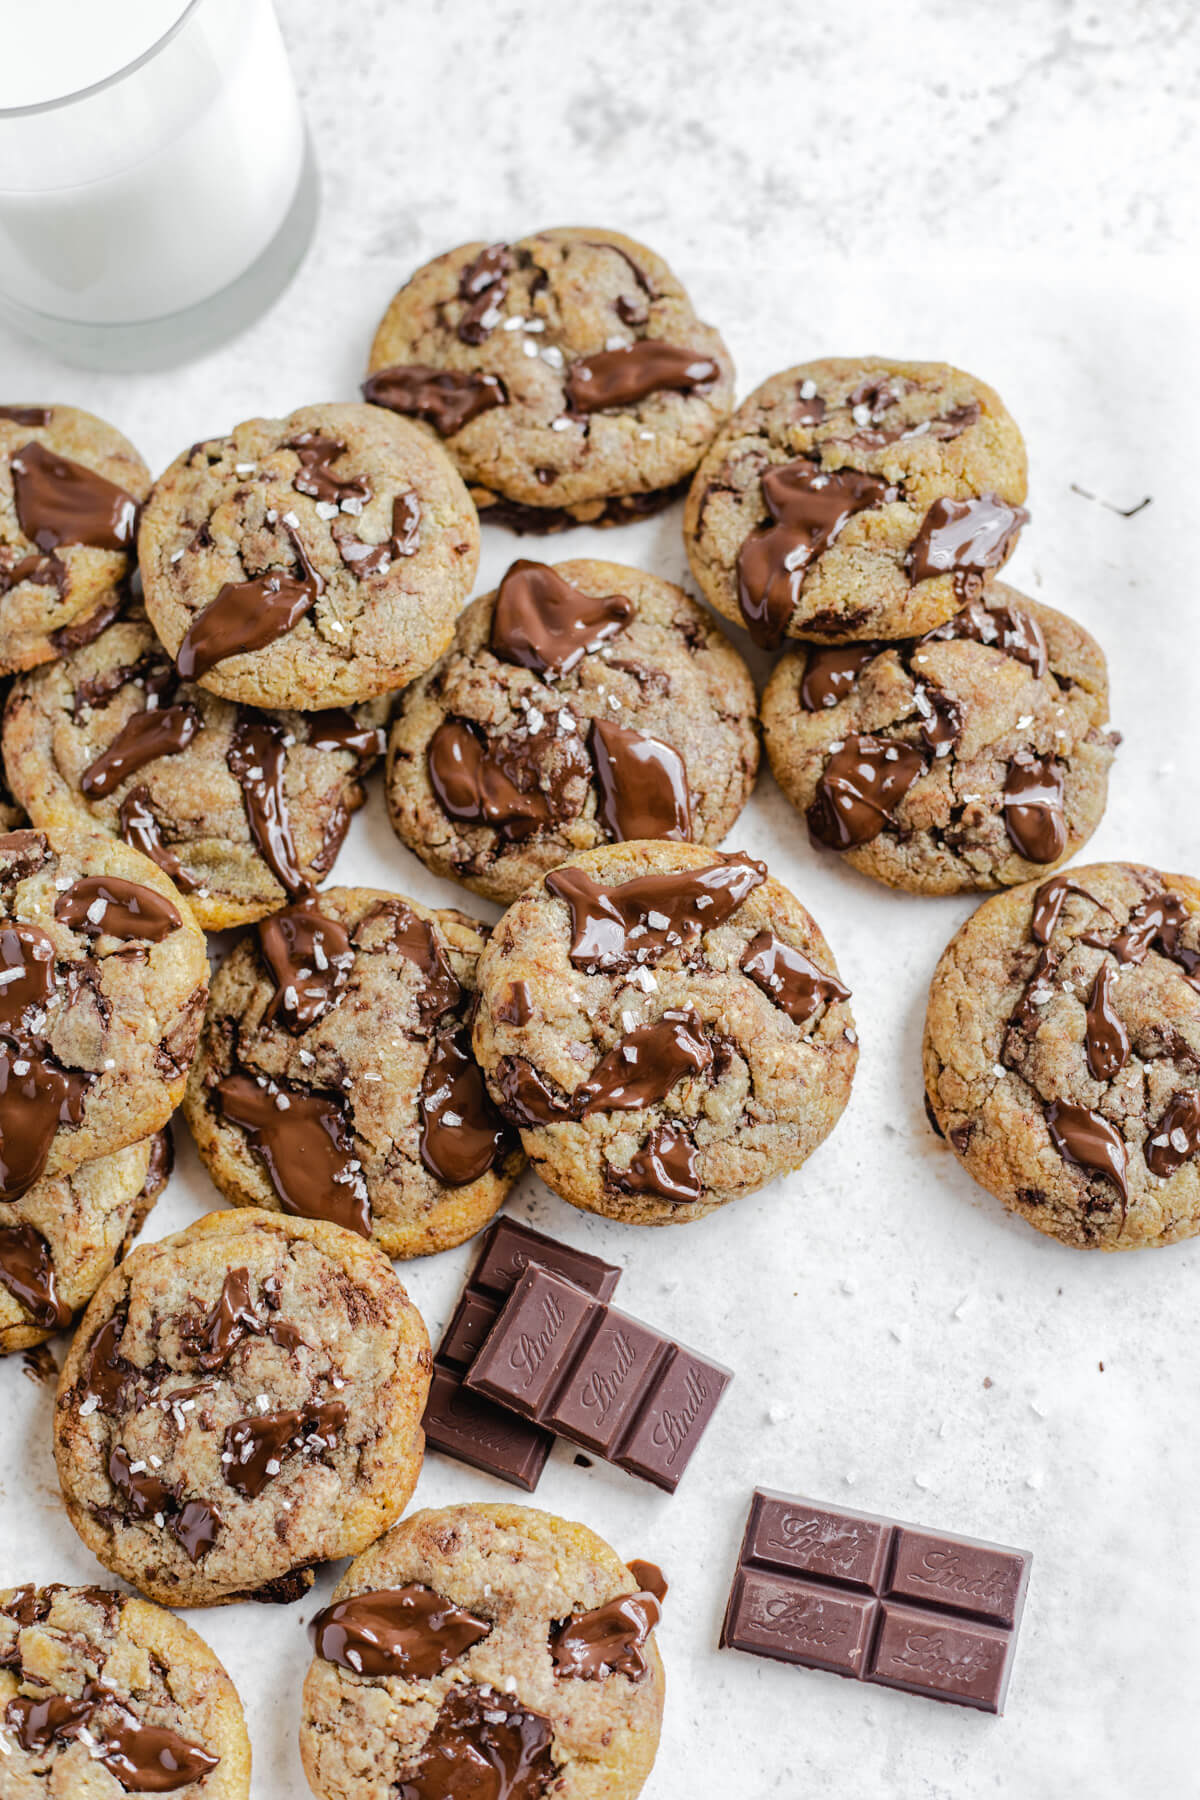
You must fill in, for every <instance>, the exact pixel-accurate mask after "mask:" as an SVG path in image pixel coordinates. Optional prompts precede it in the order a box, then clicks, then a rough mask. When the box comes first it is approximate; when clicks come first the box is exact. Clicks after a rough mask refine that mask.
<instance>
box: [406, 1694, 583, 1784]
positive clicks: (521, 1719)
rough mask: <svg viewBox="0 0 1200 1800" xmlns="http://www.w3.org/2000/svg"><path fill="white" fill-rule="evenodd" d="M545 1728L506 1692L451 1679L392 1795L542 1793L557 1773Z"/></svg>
mask: <svg viewBox="0 0 1200 1800" xmlns="http://www.w3.org/2000/svg"><path fill="white" fill-rule="evenodd" d="M553 1735H554V1731H553V1727H552V1726H551V1723H550V1721H549V1719H547V1718H545V1717H544V1716H543V1714H541V1713H535V1712H530V1711H528V1710H527V1709H526V1708H525V1707H524V1706H522V1705H521V1703H520V1701H518V1700H516V1699H514V1698H513V1697H512V1695H510V1694H501V1693H498V1692H497V1691H496V1690H495V1689H492V1688H478V1687H467V1686H463V1687H452V1688H451V1689H450V1690H449V1692H448V1693H447V1694H446V1696H445V1698H444V1699H443V1701H442V1704H441V1708H440V1710H439V1712H438V1715H437V1718H436V1719H435V1720H434V1724H433V1729H432V1731H431V1732H430V1734H429V1736H428V1737H427V1738H426V1740H425V1743H424V1746H423V1747H422V1749H421V1750H420V1752H419V1753H418V1755H417V1756H416V1757H415V1758H414V1760H413V1763H412V1764H411V1766H410V1768H409V1771H408V1773H407V1774H404V1775H401V1776H400V1777H399V1781H398V1782H397V1783H396V1784H394V1790H393V1791H394V1793H395V1796H396V1800H542V1796H543V1795H544V1794H546V1793H547V1792H548V1790H549V1787H550V1783H551V1782H552V1781H553V1780H554V1779H555V1776H556V1775H557V1773H558V1769H557V1765H556V1764H555V1761H554V1757H553V1755H552V1754H551V1740H552V1738H553Z"/></svg>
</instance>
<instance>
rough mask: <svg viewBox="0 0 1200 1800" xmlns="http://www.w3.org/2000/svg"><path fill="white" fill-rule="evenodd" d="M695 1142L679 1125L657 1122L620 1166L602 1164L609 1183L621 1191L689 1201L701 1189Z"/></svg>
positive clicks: (678, 1202)
mask: <svg viewBox="0 0 1200 1800" xmlns="http://www.w3.org/2000/svg"><path fill="white" fill-rule="evenodd" d="M696 1155H697V1151H696V1146H695V1144H694V1142H693V1141H692V1138H691V1137H690V1136H689V1134H688V1133H687V1131H685V1130H684V1128H683V1127H682V1126H681V1125H672V1124H670V1123H667V1124H664V1125H657V1126H656V1127H655V1128H654V1130H653V1131H652V1132H651V1133H650V1135H649V1137H648V1138H647V1139H646V1141H645V1143H644V1144H642V1145H641V1147H640V1148H639V1149H637V1150H635V1151H634V1153H633V1155H632V1156H631V1157H630V1159H629V1163H628V1165H627V1167H625V1168H624V1169H614V1168H613V1167H612V1166H611V1165H608V1166H607V1167H606V1170H605V1173H606V1174H607V1176H608V1179H609V1181H610V1182H611V1183H612V1185H613V1186H614V1187H615V1188H617V1189H618V1190H619V1191H620V1192H621V1193H623V1194H650V1195H653V1197H654V1198H655V1199H656V1200H669V1201H674V1202H675V1203H676V1204H678V1205H681V1206H682V1205H689V1204H691V1203H692V1202H693V1201H696V1200H699V1199H700V1198H701V1195H702V1194H703V1192H704V1184H703V1182H702V1181H701V1179H700V1171H699V1169H698V1168H697V1166H696Z"/></svg>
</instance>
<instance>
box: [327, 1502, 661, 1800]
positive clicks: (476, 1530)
mask: <svg viewBox="0 0 1200 1800" xmlns="http://www.w3.org/2000/svg"><path fill="white" fill-rule="evenodd" d="M665 1592H666V1584H665V1583H664V1582H663V1579H662V1576H661V1574H660V1572H659V1571H658V1570H657V1569H656V1568H655V1567H654V1566H653V1564H648V1563H637V1562H634V1563H631V1564H629V1565H628V1566H627V1565H626V1564H625V1563H623V1562H622V1561H621V1559H620V1557H619V1556H618V1555H617V1554H616V1552H615V1551H614V1550H612V1549H610V1548H609V1546H608V1545H607V1544H606V1543H605V1542H604V1541H603V1539H601V1538H598V1537H597V1536H596V1534H595V1533H594V1532H592V1531H589V1530H588V1529H587V1527H586V1526H583V1525H576V1524H574V1523H572V1522H571V1521H569V1520H567V1519H558V1518H555V1517H553V1516H552V1515H551V1514H550V1513H543V1512H535V1511H534V1510H533V1509H532V1508H531V1507H524V1506H447V1507H442V1508H440V1509H438V1510H437V1511H429V1512H418V1513H414V1514H413V1516H412V1517H411V1518H410V1519H405V1520H404V1522H403V1524H400V1525H397V1526H395V1527H393V1529H392V1530H391V1531H389V1532H388V1534H387V1536H386V1537H384V1538H381V1539H380V1540H379V1542H378V1543H377V1544H372V1546H371V1548H370V1549H369V1550H368V1551H366V1552H365V1554H364V1555H362V1556H360V1557H359V1558H358V1560H357V1562H355V1563H354V1565H353V1566H352V1567H351V1569H350V1570H349V1571H348V1573H347V1574H346V1575H345V1577H344V1578H343V1579H342V1581H341V1582H340V1583H339V1585H338V1587H337V1588H336V1589H335V1590H334V1599H333V1604H332V1605H331V1606H327V1607H325V1608H324V1609H323V1610H322V1611H321V1612H319V1613H318V1614H317V1615H316V1617H315V1618H314V1619H313V1621H312V1623H311V1625H310V1627H309V1633H310V1636H311V1638H312V1641H313V1647H314V1649H315V1651H316V1657H315V1660H314V1661H313V1664H312V1666H311V1668H310V1669H309V1672H308V1677H307V1679H306V1681H305V1683H304V1714H303V1723H302V1725H301V1728H300V1749H301V1754H302V1755H303V1758H304V1769H305V1773H306V1774H307V1776H308V1779H309V1783H310V1785H311V1787H312V1790H313V1792H314V1794H316V1795H317V1796H318V1800H371V1797H373V1796H375V1795H382V1794H385V1793H386V1794H395V1795H399V1796H403V1800H452V1797H460V1800H467V1796H476V1795H478V1796H479V1800H485V1797H486V1800H541V1797H542V1796H546V1800H549V1797H550V1796H551V1795H553V1796H554V1797H555V1800H634V1796H635V1795H637V1794H638V1793H640V1792H641V1789H642V1784H643V1783H644V1782H645V1780H646V1777H647V1776H648V1775H649V1773H650V1769H651V1767H652V1765H653V1763H654V1756H655V1751H656V1750H657V1748H658V1736H659V1730H660V1727H661V1722H662V1708H663V1668H662V1660H661V1658H660V1656H659V1653H658V1646H657V1644H656V1642H655V1639H654V1627H655V1625H656V1624H657V1623H658V1618H659V1612H660V1608H661V1603H662V1599H663V1596H664V1594H665Z"/></svg>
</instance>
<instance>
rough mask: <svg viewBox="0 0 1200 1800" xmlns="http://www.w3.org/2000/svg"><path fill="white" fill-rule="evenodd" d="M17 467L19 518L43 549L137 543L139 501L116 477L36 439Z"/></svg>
mask: <svg viewBox="0 0 1200 1800" xmlns="http://www.w3.org/2000/svg"><path fill="white" fill-rule="evenodd" d="M11 468H12V483H13V501H14V504H15V506H16V512H17V523H18V524H19V525H20V527H21V530H22V531H23V532H24V534H25V536H26V537H27V538H29V539H31V541H32V542H33V543H35V544H36V545H37V547H38V549H39V550H42V551H48V550H56V549H57V548H58V546H59V545H60V544H85V545H88V546H89V547H90V548H92V549H94V550H128V549H129V548H130V547H131V545H132V543H133V538H134V531H135V529H136V526H137V515H138V504H137V501H136V500H135V499H134V498H133V495H132V494H127V493H126V492H125V489H124V488H121V487H118V486H117V484H116V482H114V481H107V480H106V479H105V477H104V476H103V475H98V474H97V473H96V471H95V469H88V468H85V467H84V465H83V464H82V463H77V462H72V461H71V460H70V458H69V457H66V456H60V455H59V454H58V453H57V451H54V450H50V449H48V448H47V446H46V445H45V444H39V443H36V442H35V443H29V444H26V445H25V447H24V448H23V449H21V450H18V451H17V453H16V455H15V456H14V457H13V458H12V460H11Z"/></svg>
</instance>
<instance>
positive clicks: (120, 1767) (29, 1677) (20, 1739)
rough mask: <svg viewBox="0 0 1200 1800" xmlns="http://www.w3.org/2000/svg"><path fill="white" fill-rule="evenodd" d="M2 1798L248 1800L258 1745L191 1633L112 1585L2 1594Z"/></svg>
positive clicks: (213, 1661)
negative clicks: (253, 1744)
mask: <svg viewBox="0 0 1200 1800" xmlns="http://www.w3.org/2000/svg"><path fill="white" fill-rule="evenodd" d="M0 1750H2V1751H3V1757H2V1759H0V1794H3V1795H4V1796H5V1797H6V1800H25V1797H26V1796H28V1797H29V1800H33V1797H34V1796H41V1795H45V1796H46V1800H51V1797H52V1796H60V1795H61V1796H62V1797H63V1800H72V1797H76V1800H83V1797H84V1796H87V1797H88V1800H91V1797H92V1796H95V1800H109V1797H110V1796H111V1800H119V1797H120V1796H121V1795H122V1794H167V1793H169V1794H173V1795H175V1796H176V1797H177V1800H248V1797H249V1793H250V1739H249V1737H248V1736H247V1733H246V1721H245V1719H244V1717H243V1716H242V1704H241V1701H240V1700H239V1699H238V1696H237V1691H236V1689H235V1688H234V1685H233V1683H232V1681H230V1679H229V1676H228V1675H227V1674H226V1673H225V1669H224V1667H223V1666H222V1664H221V1663H220V1662H219V1661H218V1659H217V1657H216V1656H215V1655H214V1654H213V1652H212V1651H211V1650H210V1649H209V1647H208V1645H207V1644H206V1643H205V1642H204V1639H203V1638H202V1637H200V1636H199V1635H198V1634H197V1633H196V1632H194V1631H193V1630H192V1628H191V1626H190V1625H185V1624H184V1622H183V1620H182V1619H177V1618H175V1616H174V1615H173V1614H172V1613H169V1612H165V1611H164V1610H163V1609H162V1608H161V1607H159V1606H151V1605H150V1604H149V1603H148V1602H147V1601H145V1600H136V1599H133V1598H132V1597H130V1596H129V1595H127V1594H119V1593H115V1592H113V1591H111V1590H110V1589H107V1588H97V1587H62V1586H60V1585H58V1584H57V1583H55V1584H53V1585H51V1586H49V1587H41V1588H35V1587H28V1586H27V1587H16V1588H5V1589H0Z"/></svg>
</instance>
